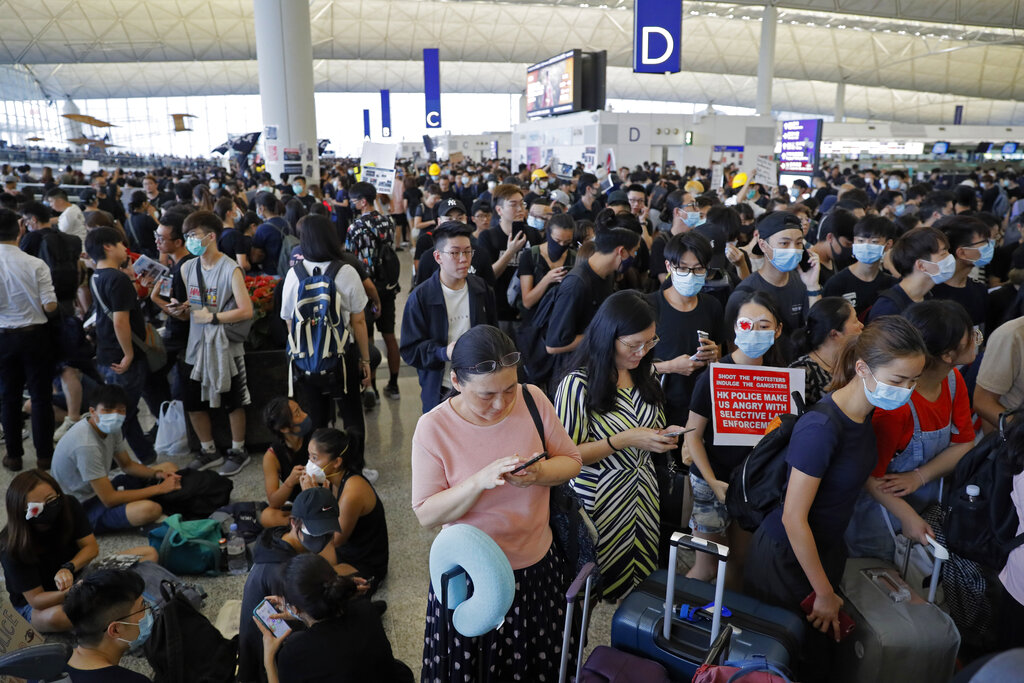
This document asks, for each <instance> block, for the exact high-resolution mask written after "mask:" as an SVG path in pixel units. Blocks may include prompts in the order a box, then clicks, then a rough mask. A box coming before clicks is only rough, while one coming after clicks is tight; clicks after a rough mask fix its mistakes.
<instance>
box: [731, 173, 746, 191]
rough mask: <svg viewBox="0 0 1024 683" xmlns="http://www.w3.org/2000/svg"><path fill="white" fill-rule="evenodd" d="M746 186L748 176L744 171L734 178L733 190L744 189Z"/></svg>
mask: <svg viewBox="0 0 1024 683" xmlns="http://www.w3.org/2000/svg"><path fill="white" fill-rule="evenodd" d="M746 184H747V174H746V173H744V172H743V171H740V172H739V173H737V174H736V175H734V176H733V177H732V189H734V190H735V189H736V188H739V187H743V186H744V185H746Z"/></svg>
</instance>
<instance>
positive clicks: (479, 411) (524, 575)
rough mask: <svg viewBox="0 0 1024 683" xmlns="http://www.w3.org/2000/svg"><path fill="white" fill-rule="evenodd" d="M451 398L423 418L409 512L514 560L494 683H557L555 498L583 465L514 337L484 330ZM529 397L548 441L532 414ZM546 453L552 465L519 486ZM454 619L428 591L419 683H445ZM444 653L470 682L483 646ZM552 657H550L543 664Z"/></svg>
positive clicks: (456, 368)
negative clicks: (483, 539)
mask: <svg viewBox="0 0 1024 683" xmlns="http://www.w3.org/2000/svg"><path fill="white" fill-rule="evenodd" d="M451 362H452V375H451V380H452V387H453V388H454V389H455V390H456V391H458V392H459V394H458V395H456V396H455V397H453V398H450V399H448V400H447V401H445V402H443V403H441V404H440V405H438V406H437V407H435V408H434V409H433V410H431V411H430V412H428V413H427V414H425V415H424V416H423V417H421V418H420V421H419V423H418V424H417V425H416V433H415V434H414V435H413V438H412V508H413V511H414V512H415V513H416V517H417V518H418V519H419V521H420V524H421V525H423V526H424V527H436V526H443V525H448V524H454V523H461V524H471V525H473V526H475V527H477V528H478V529H481V530H482V531H484V532H486V533H487V534H488V535H489V536H490V537H491V538H493V539H494V541H495V542H496V543H497V544H498V545H499V546H500V547H501V549H502V550H503V551H504V552H505V555H506V556H508V560H509V562H510V563H511V565H512V569H513V572H514V574H515V579H516V595H515V600H514V601H513V603H512V607H511V608H510V609H509V611H508V613H507V614H506V616H505V621H504V622H503V623H502V625H501V627H500V628H499V629H498V630H497V631H495V632H491V633H490V634H488V635H487V636H484V637H485V639H486V641H485V647H484V652H485V653H486V655H485V657H486V658H487V661H486V662H485V670H486V671H489V672H490V674H489V680H521V681H538V680H549V681H553V680H557V679H558V664H559V658H560V654H561V645H562V638H561V634H562V629H563V624H564V620H565V613H564V608H565V595H564V592H565V589H566V587H567V586H568V583H569V582H570V581H571V579H572V577H571V576H569V569H568V567H567V564H566V562H565V560H564V558H563V557H562V556H561V554H560V553H558V552H557V550H556V548H555V547H554V546H553V545H552V536H551V528H550V526H549V525H548V504H549V501H548V496H549V492H550V487H552V486H557V485H559V484H562V483H564V482H566V481H568V480H569V479H571V478H573V477H575V476H576V475H577V474H579V472H580V453H579V449H578V448H577V447H576V444H575V443H573V441H572V439H570V438H569V435H568V434H567V433H566V431H565V428H564V427H562V423H561V422H559V420H558V416H557V415H556V414H555V409H554V407H553V406H552V405H551V402H550V401H549V400H548V399H547V397H545V396H544V394H543V393H542V392H541V391H540V390H539V389H537V388H535V387H529V386H524V385H520V384H519V383H518V381H517V378H516V368H517V366H518V364H519V352H518V351H516V347H515V344H514V343H513V342H512V340H511V339H510V338H509V337H508V335H506V334H505V333H503V332H501V331H500V330H499V329H498V328H496V327H491V326H489V325H479V326H477V327H474V328H473V329H471V330H470V331H469V332H467V333H465V334H464V335H462V337H460V338H459V340H458V341H457V342H456V344H455V348H454V351H453V353H452V360H451ZM523 391H529V392H530V395H531V396H532V397H533V400H534V403H536V405H537V409H538V411H539V413H540V417H541V421H542V422H543V425H544V439H543V441H542V440H541V436H540V434H539V432H538V430H537V426H536V425H535V423H534V421H533V418H532V417H531V416H530V412H529V410H528V409H527V407H526V405H525V401H524V399H523V393H522V392H523ZM544 450H547V453H548V458H547V459H545V460H541V461H540V462H537V463H536V464H533V465H531V466H529V467H527V468H525V469H524V470H522V471H520V472H517V473H515V474H512V470H514V469H515V468H516V467H517V466H519V464H520V463H523V462H526V461H527V460H530V459H531V458H532V457H534V456H535V455H539V454H540V453H541V452H543V451H544ZM443 618H447V615H446V614H443V613H442V611H441V606H440V602H439V600H438V599H437V597H435V595H434V586H431V587H430V591H429V596H428V603H427V621H426V633H425V634H424V648H423V669H422V680H424V681H434V680H437V679H438V678H439V677H440V672H439V671H438V660H439V659H440V655H441V654H442V651H441V650H440V648H441V647H445V646H444V645H442V644H441V643H440V641H439V636H438V634H439V625H440V620H441V619H443ZM448 632H449V639H450V640H449V643H448V644H447V650H448V652H450V654H451V661H454V662H459V663H460V667H461V668H460V669H458V670H456V671H454V672H452V678H451V681H452V682H453V683H455V682H456V681H465V682H466V683H468V682H469V681H471V680H472V679H473V675H474V673H475V672H476V670H477V662H476V657H477V649H478V647H477V644H476V641H473V640H470V641H466V640H464V639H462V637H461V636H460V635H459V634H458V633H455V630H454V629H449V631H448ZM539 653H543V654H544V657H539V656H538V654H539Z"/></svg>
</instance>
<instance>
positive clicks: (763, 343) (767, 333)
mask: <svg viewBox="0 0 1024 683" xmlns="http://www.w3.org/2000/svg"><path fill="white" fill-rule="evenodd" d="M774 343H775V330H738V331H737V332H736V347H737V348H738V349H739V350H740V351H742V352H743V355H745V356H747V357H748V358H760V357H761V356H763V355H764V354H766V353H768V349H770V348H771V347H772V344H774Z"/></svg>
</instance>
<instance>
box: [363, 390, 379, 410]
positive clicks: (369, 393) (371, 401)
mask: <svg viewBox="0 0 1024 683" xmlns="http://www.w3.org/2000/svg"><path fill="white" fill-rule="evenodd" d="M376 405H377V392H375V391H373V390H372V389H364V390H363V409H364V410H373V409H374V408H375V407H376Z"/></svg>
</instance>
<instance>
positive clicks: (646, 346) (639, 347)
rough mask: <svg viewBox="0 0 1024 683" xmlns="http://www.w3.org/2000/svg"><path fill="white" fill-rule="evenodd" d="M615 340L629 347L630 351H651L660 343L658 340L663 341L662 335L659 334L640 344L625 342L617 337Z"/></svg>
mask: <svg viewBox="0 0 1024 683" xmlns="http://www.w3.org/2000/svg"><path fill="white" fill-rule="evenodd" d="M615 341H617V342H619V343H620V344H622V345H623V346H625V347H626V348H627V349H629V352H630V353H637V352H642V353H647V352H648V351H650V350H651V349H653V348H654V347H655V346H657V345H658V342H660V341H661V337H659V336H658V335H654V337H652V338H651V339H650V340H648V341H645V342H640V343H639V344H631V343H630V342H625V341H622V340H621V339H616V340H615Z"/></svg>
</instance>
